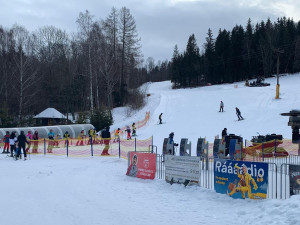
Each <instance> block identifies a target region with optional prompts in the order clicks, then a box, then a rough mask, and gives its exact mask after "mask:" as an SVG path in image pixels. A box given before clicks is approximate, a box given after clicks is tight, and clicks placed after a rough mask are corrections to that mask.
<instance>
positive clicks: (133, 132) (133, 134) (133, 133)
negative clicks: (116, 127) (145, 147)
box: [132, 123, 136, 136]
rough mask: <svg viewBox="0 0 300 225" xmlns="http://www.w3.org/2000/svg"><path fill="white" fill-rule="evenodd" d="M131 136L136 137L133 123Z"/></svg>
mask: <svg viewBox="0 0 300 225" xmlns="http://www.w3.org/2000/svg"><path fill="white" fill-rule="evenodd" d="M132 136H136V127H135V123H133V124H132Z"/></svg>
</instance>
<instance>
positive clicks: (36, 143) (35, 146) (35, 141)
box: [32, 130, 39, 153]
mask: <svg viewBox="0 0 300 225" xmlns="http://www.w3.org/2000/svg"><path fill="white" fill-rule="evenodd" d="M32 140H33V147H32V153H38V146H39V133H38V132H37V130H36V131H34V134H33V136H32Z"/></svg>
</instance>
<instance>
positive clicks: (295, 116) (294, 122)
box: [281, 110, 300, 151]
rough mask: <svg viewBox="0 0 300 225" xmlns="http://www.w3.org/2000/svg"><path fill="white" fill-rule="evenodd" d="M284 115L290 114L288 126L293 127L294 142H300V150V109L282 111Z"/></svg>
mask: <svg viewBox="0 0 300 225" xmlns="http://www.w3.org/2000/svg"><path fill="white" fill-rule="evenodd" d="M281 115H282V116H289V122H288V126H291V127H292V142H293V143H294V144H298V143H299V151H300V135H299V128H300V110H291V111H290V112H288V113H281Z"/></svg>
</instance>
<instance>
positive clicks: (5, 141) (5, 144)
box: [2, 131, 10, 153]
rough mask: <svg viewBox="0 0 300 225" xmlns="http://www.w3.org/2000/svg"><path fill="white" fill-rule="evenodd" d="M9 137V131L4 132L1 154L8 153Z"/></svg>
mask: <svg viewBox="0 0 300 225" xmlns="http://www.w3.org/2000/svg"><path fill="white" fill-rule="evenodd" d="M9 137H10V135H9V131H6V135H5V136H4V137H3V142H4V148H3V152H2V153H9ZM5 150H6V151H5Z"/></svg>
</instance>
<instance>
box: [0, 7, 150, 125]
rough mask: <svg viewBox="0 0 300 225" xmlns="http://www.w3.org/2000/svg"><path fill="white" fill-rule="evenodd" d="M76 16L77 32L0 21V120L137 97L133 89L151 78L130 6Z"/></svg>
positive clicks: (90, 108) (109, 105) (9, 121)
mask: <svg viewBox="0 0 300 225" xmlns="http://www.w3.org/2000/svg"><path fill="white" fill-rule="evenodd" d="M74 22H76V24H77V27H78V30H77V32H74V33H72V34H68V33H66V32H65V31H64V30H62V29H59V28H57V27H54V26H44V27H41V28H39V29H37V30H35V31H33V32H29V31H28V30H27V29H26V27H23V26H21V25H18V24H16V25H14V26H13V27H11V28H3V27H1V26H0V78H1V82H0V96H1V98H0V105H1V108H0V116H1V120H0V121H1V126H4V127H5V126H15V125H20V123H21V121H22V120H25V119H26V118H28V116H30V115H34V114H37V113H40V112H41V111H42V110H44V109H46V108H48V107H53V108H56V109H57V110H59V111H60V112H62V113H74V112H85V111H90V112H91V111H93V110H99V109H108V110H110V109H112V108H113V107H116V106H122V105H124V104H126V103H128V102H129V103H130V101H134V100H132V97H131V96H132V95H137V94H138V93H136V92H134V91H132V90H134V89H135V88H137V87H138V86H140V85H141V84H142V83H144V82H146V72H145V71H144V70H143V68H142V66H141V64H142V53H141V44H140V40H141V39H140V37H139V35H138V32H137V28H136V22H135V19H134V17H133V16H132V14H131V13H130V10H129V9H128V8H126V7H123V8H121V9H119V10H117V9H116V8H114V7H113V8H112V9H111V12H110V13H109V15H108V16H107V17H106V18H104V19H97V18H95V16H94V15H92V14H91V13H90V12H89V11H85V12H81V13H80V14H79V16H78V18H77V20H76V21H74ZM133 104H134V103H133Z"/></svg>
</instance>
